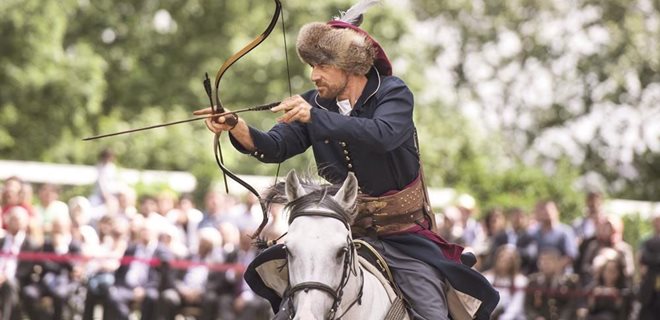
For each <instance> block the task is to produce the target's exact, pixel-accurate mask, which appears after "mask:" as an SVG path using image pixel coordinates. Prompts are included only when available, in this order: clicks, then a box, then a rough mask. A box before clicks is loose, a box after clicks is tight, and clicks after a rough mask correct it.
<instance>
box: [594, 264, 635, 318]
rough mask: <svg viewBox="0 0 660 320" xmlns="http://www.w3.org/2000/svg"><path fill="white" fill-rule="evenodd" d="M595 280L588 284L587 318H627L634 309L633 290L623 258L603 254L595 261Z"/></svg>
mask: <svg viewBox="0 0 660 320" xmlns="http://www.w3.org/2000/svg"><path fill="white" fill-rule="evenodd" d="M594 264H595V267H594V275H593V279H594V280H593V282H592V283H591V284H589V285H588V286H587V288H588V291H589V293H590V294H589V296H588V297H587V308H588V313H587V317H586V318H587V320H617V319H627V318H628V316H629V315H630V312H631V310H632V290H631V286H630V282H629V280H628V278H627V277H626V274H625V265H624V263H623V260H621V259H620V258H619V257H617V253H616V252H613V255H609V254H606V253H605V254H602V255H600V256H598V257H596V259H595V261H594Z"/></svg>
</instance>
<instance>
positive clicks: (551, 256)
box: [525, 246, 579, 320]
mask: <svg viewBox="0 0 660 320" xmlns="http://www.w3.org/2000/svg"><path fill="white" fill-rule="evenodd" d="M562 256H563V253H561V252H560V251H559V250H558V249H557V248H554V247H551V246H548V247H544V248H543V249H542V250H541V252H540V254H539V257H538V269H539V272H538V273H534V274H532V275H530V276H529V284H528V286H527V295H526V297H525V312H526V313H527V319H530V320H567V319H574V318H575V317H576V314H577V312H576V309H577V299H576V298H575V297H576V295H575V293H576V292H577V290H578V285H579V279H578V277H577V275H575V274H570V275H567V274H564V267H565V263H564V262H563V261H562V260H561V258H562Z"/></svg>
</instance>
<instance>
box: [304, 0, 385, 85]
mask: <svg viewBox="0 0 660 320" xmlns="http://www.w3.org/2000/svg"><path fill="white" fill-rule="evenodd" d="M376 3H378V1H374V0H362V1H360V2H359V3H358V4H356V5H354V6H353V7H351V9H349V10H348V11H346V12H344V13H343V14H342V16H341V17H339V18H337V19H335V20H331V21H329V22H328V23H320V22H313V23H308V24H306V25H304V26H303V27H302V28H301V29H300V33H299V34H298V40H297V42H296V49H297V51H298V56H299V57H300V60H302V61H303V62H305V63H308V64H311V65H316V64H328V65H333V66H337V67H338V68H340V69H342V70H345V71H347V72H350V73H353V74H360V75H363V74H367V73H368V72H369V70H370V69H371V66H372V65H375V66H376V68H377V69H378V71H380V72H381V73H382V74H385V75H391V74H392V66H391V64H390V62H389V60H388V58H387V55H386V54H385V52H384V51H383V49H382V48H381V46H380V44H378V42H376V40H374V39H373V38H371V36H369V34H368V33H367V32H366V31H364V30H362V29H360V28H359V27H358V26H359V25H360V23H361V22H362V13H363V12H364V11H365V10H366V9H367V8H368V7H370V6H372V5H374V4H376Z"/></svg>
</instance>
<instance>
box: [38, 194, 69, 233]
mask: <svg viewBox="0 0 660 320" xmlns="http://www.w3.org/2000/svg"><path fill="white" fill-rule="evenodd" d="M38 196H39V205H38V206H37V207H36V209H37V212H38V214H39V217H40V219H41V223H42V225H43V228H44V231H45V232H46V234H48V233H49V232H50V230H51V224H52V221H53V219H54V218H55V217H56V216H61V215H68V214H69V207H68V206H67V205H66V203H64V202H62V201H60V200H59V197H60V189H59V187H58V186H56V185H53V184H49V183H46V184H43V185H42V186H41V187H40V188H39V192H38Z"/></svg>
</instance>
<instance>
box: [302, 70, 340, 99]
mask: <svg viewBox="0 0 660 320" xmlns="http://www.w3.org/2000/svg"><path fill="white" fill-rule="evenodd" d="M311 78H312V81H314V84H315V85H316V89H317V90H318V91H319V96H321V98H324V99H334V98H337V97H338V96H339V95H340V94H342V93H343V92H344V90H345V89H346V84H347V83H348V73H347V72H346V71H344V70H342V69H339V68H337V67H335V66H331V65H326V64H318V65H313V66H312V76H311Z"/></svg>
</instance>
